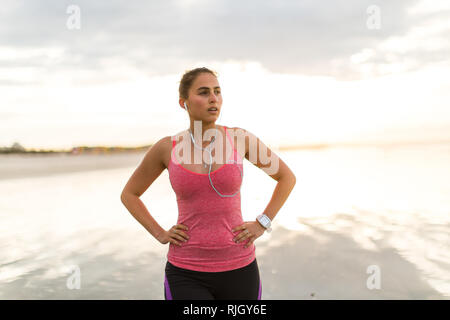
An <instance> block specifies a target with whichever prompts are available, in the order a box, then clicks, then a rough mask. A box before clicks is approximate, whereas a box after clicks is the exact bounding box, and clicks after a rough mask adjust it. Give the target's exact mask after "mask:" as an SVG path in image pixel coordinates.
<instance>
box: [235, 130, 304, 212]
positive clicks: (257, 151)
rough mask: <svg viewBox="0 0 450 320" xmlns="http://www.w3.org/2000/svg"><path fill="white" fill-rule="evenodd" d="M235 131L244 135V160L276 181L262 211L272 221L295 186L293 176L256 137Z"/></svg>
mask: <svg viewBox="0 0 450 320" xmlns="http://www.w3.org/2000/svg"><path fill="white" fill-rule="evenodd" d="M233 129H234V128H233ZM236 129H240V130H242V131H243V133H244V135H245V158H246V159H247V160H249V161H250V162H251V163H252V164H253V165H255V166H256V167H258V168H260V169H261V170H263V171H264V172H265V173H267V175H268V176H269V177H271V178H272V179H274V180H276V181H278V183H277V185H276V187H275V190H274V192H273V194H272V198H271V199H270V201H269V203H268V205H267V206H266V208H265V210H264V213H265V214H266V215H267V216H268V217H269V218H270V220H273V219H274V218H275V216H276V214H277V213H278V211H280V209H281V207H282V206H283V204H284V203H285V202H286V200H287V198H288V197H289V194H290V193H291V191H292V189H293V188H294V186H295V183H296V178H295V175H294V173H293V172H292V171H291V169H289V167H288V166H287V165H286V164H285V163H284V161H283V160H281V158H279V157H278V155H277V154H275V152H273V151H272V150H271V149H270V148H269V147H267V146H266V145H265V144H264V143H263V142H262V141H261V140H260V139H259V138H258V137H256V136H255V135H254V134H252V133H251V132H249V131H246V130H244V129H241V128H236ZM242 140H243V139H242Z"/></svg>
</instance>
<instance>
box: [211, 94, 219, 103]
mask: <svg viewBox="0 0 450 320" xmlns="http://www.w3.org/2000/svg"><path fill="white" fill-rule="evenodd" d="M209 98H210V102H216V101H218V100H219V98H217V96H216V95H215V94H214V92H212V93H211V95H210V96H209Z"/></svg>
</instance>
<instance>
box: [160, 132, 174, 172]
mask: <svg viewBox="0 0 450 320" xmlns="http://www.w3.org/2000/svg"><path fill="white" fill-rule="evenodd" d="M172 140H173V137H172V136H165V137H163V138H161V139H160V140H159V141H158V142H157V143H156V144H159V147H158V151H159V152H160V155H161V161H162V163H163V165H164V167H165V168H167V167H168V165H169V161H170V153H171V151H172Z"/></svg>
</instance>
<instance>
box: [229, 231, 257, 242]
mask: <svg viewBox="0 0 450 320" xmlns="http://www.w3.org/2000/svg"><path fill="white" fill-rule="evenodd" d="M252 236H253V235H252V234H251V233H250V232H245V231H243V232H241V233H239V234H238V235H237V236H236V237H235V238H234V239H233V240H234V242H236V243H239V242H241V241H243V240H245V239H247V238H249V237H252Z"/></svg>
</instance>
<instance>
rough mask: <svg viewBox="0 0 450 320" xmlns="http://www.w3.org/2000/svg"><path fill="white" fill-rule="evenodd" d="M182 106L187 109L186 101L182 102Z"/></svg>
mask: <svg viewBox="0 0 450 320" xmlns="http://www.w3.org/2000/svg"><path fill="white" fill-rule="evenodd" d="M184 108H185V109H186V111H187V105H186V102H185V103H184Z"/></svg>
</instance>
